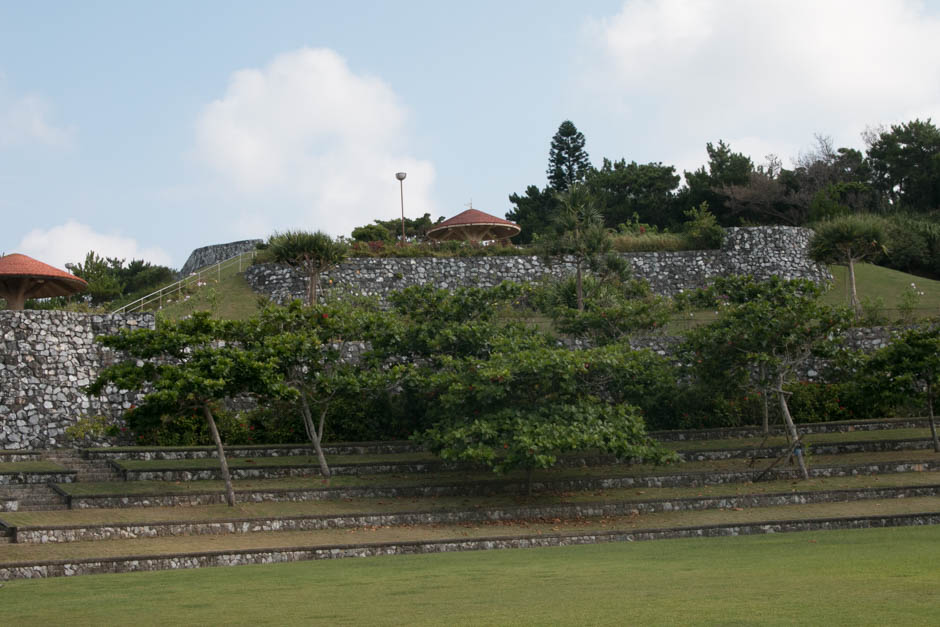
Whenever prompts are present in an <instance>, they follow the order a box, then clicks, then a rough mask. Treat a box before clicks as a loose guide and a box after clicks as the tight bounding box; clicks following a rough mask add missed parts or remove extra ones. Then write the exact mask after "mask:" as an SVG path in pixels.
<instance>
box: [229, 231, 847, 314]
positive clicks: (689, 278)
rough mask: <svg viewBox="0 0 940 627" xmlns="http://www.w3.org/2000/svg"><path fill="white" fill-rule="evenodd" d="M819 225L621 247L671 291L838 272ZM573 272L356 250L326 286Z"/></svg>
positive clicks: (269, 289) (277, 281)
mask: <svg viewBox="0 0 940 627" xmlns="http://www.w3.org/2000/svg"><path fill="white" fill-rule="evenodd" d="M811 237H812V231H811V230H809V229H804V228H799V227H781V226H777V227H746V228H732V229H728V235H727V237H726V238H725V241H724V243H723V244H722V247H721V249H720V250H696V251H680V252H647V253H622V256H623V257H624V258H625V259H627V260H628V261H629V262H630V263H631V265H632V267H633V270H634V274H635V275H636V276H637V277H639V278H643V279H646V280H647V281H649V282H650V286H651V287H652V289H653V291H654V292H656V293H659V294H665V295H672V294H675V293H677V292H680V291H682V290H689V289H695V288H698V287H704V286H705V285H706V284H707V282H708V281H710V280H711V279H714V278H715V277H717V276H727V275H731V274H750V275H753V276H755V277H757V278H758V279H767V278H770V277H771V276H780V277H782V278H785V279H795V278H806V279H811V280H813V281H816V282H822V281H828V280H831V279H832V276H831V274H830V273H829V271H828V270H827V269H826V268H825V267H824V266H820V265H819V264H816V263H814V262H812V261H810V260H809V259H808V258H807V256H806V248H807V246H808V244H809V240H810V238H811ZM573 273H574V262H573V261H572V260H571V259H566V260H563V261H561V262H559V263H556V264H552V265H547V264H546V263H545V262H544V261H542V260H541V259H539V258H538V257H535V256H507V257H446V258H438V257H411V258H395V257H391V258H350V259H347V260H346V261H345V262H343V263H342V264H341V265H340V266H338V267H337V268H335V269H333V270H331V271H329V272H326V273H324V274H323V275H322V276H321V277H320V283H321V287H322V288H323V289H324V290H326V291H327V292H330V291H333V292H334V293H335V294H337V295H339V294H341V293H342V292H343V291H346V292H349V293H354V294H361V295H366V296H377V297H379V299H380V300H384V299H385V296H386V295H387V294H388V293H389V292H390V291H392V290H398V289H402V288H405V287H409V286H411V285H423V284H433V285H436V286H438V287H442V288H447V289H452V288H455V287H469V286H475V287H493V286H495V285H498V284H500V283H501V282H503V281H507V280H508V281H514V282H517V283H528V282H532V281H537V280H539V279H540V278H542V277H544V276H553V277H563V276H569V275H571V274H573ZM245 279H246V281H248V284H249V285H251V286H252V288H253V289H254V290H255V291H257V292H260V293H263V294H266V295H268V296H270V297H271V298H272V299H273V300H275V301H276V302H281V303H284V302H287V301H290V300H293V299H295V298H300V299H303V298H304V295H305V294H306V291H307V287H306V286H307V277H306V276H305V275H304V274H303V273H302V272H300V271H298V270H295V269H293V268H290V267H287V266H280V265H276V264H259V265H255V266H251V267H250V268H248V270H247V271H246V272H245Z"/></svg>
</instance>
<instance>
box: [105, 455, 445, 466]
mask: <svg viewBox="0 0 940 627" xmlns="http://www.w3.org/2000/svg"><path fill="white" fill-rule="evenodd" d="M226 459H227V461H228V465H229V468H258V467H270V466H317V467H318V466H319V464H320V463H319V462H318V461H317V458H316V457H313V456H306V455H283V456H280V457H260V456H259V457H228V456H226ZM326 460H327V462H328V463H329V464H331V465H333V464H382V463H387V462H433V461H440V458H438V457H435V456H434V455H431V454H430V453H391V454H383V455H328V456H327V458H326ZM114 463H115V464H117V465H118V466H120V467H121V468H126V469H128V470H153V469H162V470H166V469H185V470H190V469H203V468H218V467H219V460H218V459H217V458H215V457H204V458H201V459H153V460H140V459H121V460H115V462H114Z"/></svg>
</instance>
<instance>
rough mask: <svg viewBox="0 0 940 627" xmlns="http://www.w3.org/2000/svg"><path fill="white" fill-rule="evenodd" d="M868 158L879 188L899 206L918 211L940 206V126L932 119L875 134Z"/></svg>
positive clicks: (894, 126) (870, 142) (896, 125)
mask: <svg viewBox="0 0 940 627" xmlns="http://www.w3.org/2000/svg"><path fill="white" fill-rule="evenodd" d="M868 161H869V164H870V165H871V171H872V181H873V184H874V186H875V188H876V189H878V190H879V191H881V192H883V193H884V194H886V195H887V196H888V198H889V199H890V200H891V202H892V203H893V204H894V206H895V207H899V208H901V209H906V210H908V211H916V212H929V211H933V210H935V209H937V208H938V207H940V129H938V128H937V127H936V126H934V124H933V123H932V122H931V121H930V118H927V119H926V120H919V119H917V120H913V121H911V122H907V123H905V124H895V125H892V126H891V128H890V130H883V131H881V132H878V133H877V134H873V135H872V136H871V138H870V140H869V146H868Z"/></svg>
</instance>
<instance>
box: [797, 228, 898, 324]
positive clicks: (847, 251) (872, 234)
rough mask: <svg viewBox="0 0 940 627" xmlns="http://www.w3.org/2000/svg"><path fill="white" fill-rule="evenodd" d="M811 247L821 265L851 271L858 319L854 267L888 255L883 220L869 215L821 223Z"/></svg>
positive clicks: (853, 306) (857, 310)
mask: <svg viewBox="0 0 940 627" xmlns="http://www.w3.org/2000/svg"><path fill="white" fill-rule="evenodd" d="M814 230H815V231H816V233H815V234H814V235H813V238H812V239H811V240H810V243H809V256H810V258H812V259H813V260H814V261H818V262H820V263H834V264H838V265H844V266H847V267H848V269H849V290H850V293H851V303H852V309H853V310H854V311H855V317H856V318H858V317H860V316H861V312H862V307H861V304H860V303H859V300H858V292H857V291H856V289H855V263H856V262H859V261H864V260H866V259H871V258H873V257H876V256H877V255H880V254H882V253H884V252H886V248H885V241H886V237H887V236H886V235H885V228H884V222H883V221H882V220H881V218H879V217H877V216H873V215H868V214H855V215H847V216H841V217H838V218H833V219H832V220H827V221H825V222H820V223H818V224H817V225H816V226H815V227H814Z"/></svg>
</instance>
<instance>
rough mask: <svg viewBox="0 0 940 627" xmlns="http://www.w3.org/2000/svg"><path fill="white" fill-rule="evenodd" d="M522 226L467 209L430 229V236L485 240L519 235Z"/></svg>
mask: <svg viewBox="0 0 940 627" xmlns="http://www.w3.org/2000/svg"><path fill="white" fill-rule="evenodd" d="M521 230H522V228H521V227H520V226H519V225H518V224H516V223H515V222H510V221H509V220H504V219H503V218H497V217H496V216H491V215H490V214H488V213H483V212H482V211H479V210H477V209H467V210H466V211H463V212H461V213H458V214H457V215H455V216H454V217H453V218H450V219H449V220H444V221H443V222H441V223H439V224H435V225H434V226H433V227H431V228H430V229H428V233H427V235H428V237H430V238H431V239H435V240H441V241H443V240H470V241H477V242H479V241H484V240H492V239H506V238H508V237H512V236H514V235H518V234H519V232H520V231H521Z"/></svg>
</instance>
